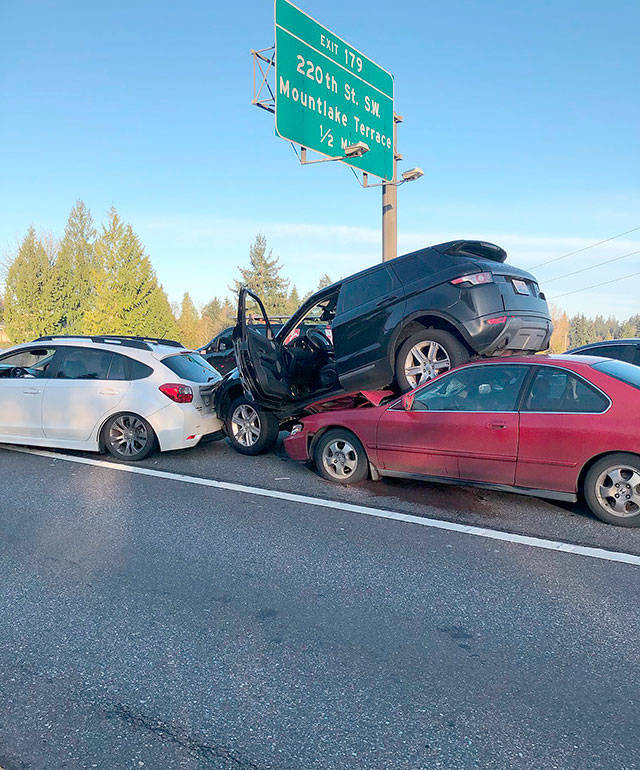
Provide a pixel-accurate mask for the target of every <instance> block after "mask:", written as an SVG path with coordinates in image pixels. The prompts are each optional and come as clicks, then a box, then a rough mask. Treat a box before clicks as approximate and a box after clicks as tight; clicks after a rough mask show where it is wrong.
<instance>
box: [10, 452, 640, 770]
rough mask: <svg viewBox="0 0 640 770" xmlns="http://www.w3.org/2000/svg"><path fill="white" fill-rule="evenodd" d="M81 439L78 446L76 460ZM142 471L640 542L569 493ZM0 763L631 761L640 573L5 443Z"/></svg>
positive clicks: (269, 473)
mask: <svg viewBox="0 0 640 770" xmlns="http://www.w3.org/2000/svg"><path fill="white" fill-rule="evenodd" d="M75 457H77V455H76V456H75ZM143 466H147V467H149V468H153V469H166V470H171V471H173V472H177V473H184V474H188V475H191V476H198V477H202V478H215V479H224V480H229V481H236V482H239V483H242V484H251V485H254V486H257V487H265V488H269V489H282V490H283V491H295V492H297V493H302V494H306V495H310V496H317V497H323V498H327V497H331V498H332V499H334V500H336V501H343V502H351V503H358V504H361V505H369V506H377V507H384V508H387V509H393V510H398V511H405V512H407V513H413V514H417V515H427V516H431V517H434V518H442V519H447V520H452V521H460V522H468V523H475V524H480V525H482V526H484V527H492V528H495V529H500V530H506V531H514V532H516V531H518V532H524V533H527V534H534V535H539V536H543V537H554V538H557V539H560V540H563V541H570V542H576V543H585V544H588V545H598V546H601V547H605V548H610V549H617V550H624V551H627V552H640V537H639V535H640V533H637V532H629V531H628V530H619V529H615V528H613V527H607V526H606V525H604V524H601V523H600V522H597V521H596V520H594V519H593V518H592V517H590V515H589V514H587V513H586V512H585V511H584V510H582V509H581V508H580V507H579V506H562V505H558V504H555V503H547V502H543V501H534V500H530V499H528V498H520V497H515V496H510V495H506V494H493V493H488V492H482V493H478V492H473V491H467V490H458V489H452V488H447V487H436V486H430V485H403V484H402V483H401V482H394V483H390V482H381V483H377V484H373V483H371V484H367V485H364V486H363V487H361V488H356V489H343V490H338V489H336V488H335V487H333V486H332V485H330V484H327V483H326V482H323V481H322V480H320V479H318V478H316V477H315V476H314V475H313V474H312V473H311V472H310V471H309V470H308V469H307V468H305V467H299V466H297V465H294V464H293V463H290V462H289V461H288V460H287V459H286V458H285V457H284V456H283V454H282V451H281V449H279V450H278V451H277V452H276V453H275V454H273V455H271V456H268V457H265V458H259V459H257V460H256V459H253V458H243V457H240V456H239V455H237V454H235V453H233V452H232V450H230V449H229V448H228V447H227V446H226V445H225V444H212V445H209V446H206V447H201V448H198V449H195V450H193V451H190V452H183V453H178V454H172V455H163V456H156V457H155V458H150V459H149V460H148V461H146V462H145V463H144V464H143ZM0 474H1V477H2V479H3V486H2V496H1V498H0V564H1V565H2V568H1V569H0V597H1V598H0V602H1V605H0V767H2V768H4V770H23V769H26V768H43V769H44V768H47V770H51V769H52V768H53V769H57V768H92V767H97V768H139V767H147V768H154V769H155V768H220V769H224V770H227V768H229V769H231V768H233V769H238V768H241V769H244V768H247V769H249V768H251V769H252V770H254V769H256V768H260V769H263V768H264V769H266V768H282V769H283V770H284V769H285V768H287V769H291V770H315V769H316V768H322V769H323V770H325V769H326V770H341V769H342V768H345V769H346V768H348V769H349V770H352V769H353V770H356V769H360V768H362V769H363V770H364V769H366V770H378V769H380V770H395V768H398V769H399V770H400V769H403V768H407V769H410V770H420V769H421V768H424V769H425V770H426V769H427V768H429V769H430V768H435V767H442V768H474V767H477V768H528V769H529V768H563V769H564V768H580V770H587V769H588V768H602V767H607V768H633V767H638V766H640V741H639V737H640V724H639V719H638V708H637V692H638V680H639V669H638V664H639V658H640V653H639V652H638V649H639V645H638V638H639V633H638V632H639V628H640V623H639V621H640V605H639V603H638V596H639V588H640V578H639V576H640V571H639V569H638V567H635V566H632V565H628V564H620V563H616V562H611V561H606V560H599V559H593V558H586V557H584V556H578V555H574V554H568V553H558V552H554V551H547V550H541V549H537V548H531V547H528V546H523V545H518V544H513V543H510V542H502V541H495V540H489V539H484V538H481V537H473V536H470V535H465V534H461V533H458V532H451V531H443V530H439V529H433V528H431V527H427V526H419V525H417V524H412V523H406V522H402V521H394V520H387V519H380V518H375V517H370V516H362V515H358V514H356V513H351V512H348V511H345V510H342V509H341V506H340V505H338V506H337V507H336V508H333V509H328V508H325V507H321V506H318V505H315V504H300V503H295V502H291V501H287V500H285V499H277V498H266V497H262V496H257V495H253V494H248V493H246V492H237V491H229V490H226V489H214V488H211V487H203V486H199V485H193V484H185V483H183V482H180V481H177V480H175V479H164V478H157V477H154V476H142V475H139V474H132V473H123V472H121V471H119V470H117V469H110V468H108V467H107V468H104V467H93V466H86V465H79V464H76V463H71V462H68V461H66V460H64V459H62V457H60V458H59V459H52V458H48V457H40V456H35V455H28V454H19V453H14V452H11V451H7V450H2V449H0Z"/></svg>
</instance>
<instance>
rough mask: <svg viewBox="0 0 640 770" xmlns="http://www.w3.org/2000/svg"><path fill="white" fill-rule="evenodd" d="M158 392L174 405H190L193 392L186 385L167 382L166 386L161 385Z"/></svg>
mask: <svg viewBox="0 0 640 770" xmlns="http://www.w3.org/2000/svg"><path fill="white" fill-rule="evenodd" d="M158 390H160V391H161V392H162V393H164V394H165V396H166V397H167V398H170V399H171V400H172V401H175V402H176V404H190V403H191V402H192V401H193V391H192V390H191V388H190V387H189V386H188V385H180V384H178V383H176V382H168V383H167V384H166V385H161V386H160V387H159V388H158Z"/></svg>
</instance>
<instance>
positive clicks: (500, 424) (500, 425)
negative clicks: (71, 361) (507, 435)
mask: <svg viewBox="0 0 640 770" xmlns="http://www.w3.org/2000/svg"><path fill="white" fill-rule="evenodd" d="M506 427H507V424H506V423H504V422H488V423H487V428H492V429H493V430H504V429H505V428H506Z"/></svg>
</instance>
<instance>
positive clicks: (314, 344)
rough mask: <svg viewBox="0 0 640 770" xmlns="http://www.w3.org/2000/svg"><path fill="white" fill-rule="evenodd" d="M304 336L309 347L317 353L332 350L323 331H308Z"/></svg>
mask: <svg viewBox="0 0 640 770" xmlns="http://www.w3.org/2000/svg"><path fill="white" fill-rule="evenodd" d="M304 336H305V339H306V341H307V342H308V343H309V347H311V348H312V349H313V350H315V351H316V352H317V353H326V352H328V351H330V350H331V349H332V348H333V346H332V344H331V343H330V342H329V339H328V337H327V335H326V334H325V333H324V332H323V331H320V329H309V331H308V332H307V333H306V334H305V335H304Z"/></svg>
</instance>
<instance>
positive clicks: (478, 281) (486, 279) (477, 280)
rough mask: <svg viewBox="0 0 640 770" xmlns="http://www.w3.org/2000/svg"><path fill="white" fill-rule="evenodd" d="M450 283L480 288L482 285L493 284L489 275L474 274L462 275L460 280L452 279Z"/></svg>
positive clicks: (491, 276)
mask: <svg viewBox="0 0 640 770" xmlns="http://www.w3.org/2000/svg"><path fill="white" fill-rule="evenodd" d="M451 283H452V284H453V285H454V286H458V285H459V284H461V283H469V284H471V286H482V284H484V283H493V275H491V273H474V274H473V275H463V276H462V277H460V278H454V279H453V281H451Z"/></svg>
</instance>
